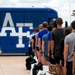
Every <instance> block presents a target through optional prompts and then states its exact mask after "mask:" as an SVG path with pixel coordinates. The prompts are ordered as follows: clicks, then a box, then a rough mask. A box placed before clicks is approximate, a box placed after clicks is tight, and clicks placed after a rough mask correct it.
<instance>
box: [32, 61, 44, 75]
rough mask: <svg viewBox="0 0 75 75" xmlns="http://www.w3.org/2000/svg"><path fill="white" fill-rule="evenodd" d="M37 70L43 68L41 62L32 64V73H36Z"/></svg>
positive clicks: (35, 74) (34, 74)
mask: <svg viewBox="0 0 75 75" xmlns="http://www.w3.org/2000/svg"><path fill="white" fill-rule="evenodd" d="M39 70H43V65H42V63H41V62H39V63H38V64H37V65H36V64H35V65H34V68H33V70H32V73H33V74H32V75H37V73H38V71H39Z"/></svg>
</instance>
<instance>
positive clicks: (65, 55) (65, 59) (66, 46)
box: [64, 44, 69, 67]
mask: <svg viewBox="0 0 75 75" xmlns="http://www.w3.org/2000/svg"><path fill="white" fill-rule="evenodd" d="M68 48H69V46H68V44H67V45H64V67H66V65H67V64H66V62H67V56H68Z"/></svg>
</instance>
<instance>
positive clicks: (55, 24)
mask: <svg viewBox="0 0 75 75" xmlns="http://www.w3.org/2000/svg"><path fill="white" fill-rule="evenodd" d="M53 27H55V28H57V23H56V20H55V21H54V22H53Z"/></svg>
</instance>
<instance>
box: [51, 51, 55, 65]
mask: <svg viewBox="0 0 75 75" xmlns="http://www.w3.org/2000/svg"><path fill="white" fill-rule="evenodd" d="M50 63H51V64H52V65H56V63H55V59H52V58H51V52H50Z"/></svg>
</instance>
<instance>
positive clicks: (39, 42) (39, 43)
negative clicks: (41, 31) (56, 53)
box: [38, 38, 41, 49]
mask: <svg viewBox="0 0 75 75" xmlns="http://www.w3.org/2000/svg"><path fill="white" fill-rule="evenodd" d="M38 47H39V49H41V39H40V38H38Z"/></svg>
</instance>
